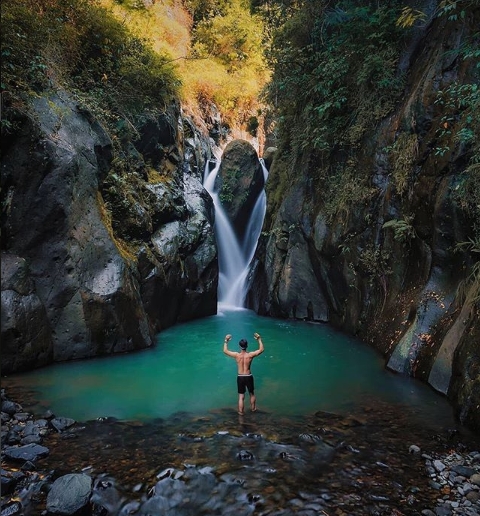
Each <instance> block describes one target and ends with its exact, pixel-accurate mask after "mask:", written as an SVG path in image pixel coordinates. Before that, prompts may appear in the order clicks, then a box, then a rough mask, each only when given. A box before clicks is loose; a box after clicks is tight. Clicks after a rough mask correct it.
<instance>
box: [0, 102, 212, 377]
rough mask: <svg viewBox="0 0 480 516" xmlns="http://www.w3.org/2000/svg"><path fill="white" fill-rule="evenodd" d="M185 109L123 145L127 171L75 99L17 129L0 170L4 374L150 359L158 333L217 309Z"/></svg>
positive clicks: (43, 108) (40, 109) (204, 202)
mask: <svg viewBox="0 0 480 516" xmlns="http://www.w3.org/2000/svg"><path fill="white" fill-rule="evenodd" d="M176 109H177V107H175V106H172V107H171V113H169V114H168V116H167V114H166V115H165V116H163V117H160V119H159V120H157V121H156V122H155V121H150V123H145V128H142V127H138V134H139V137H138V140H137V141H135V142H133V143H134V144H135V145H134V144H133V143H130V144H129V143H126V144H125V148H124V149H123V151H124V152H125V153H126V157H124V158H123V159H125V160H127V159H128V160H129V163H133V162H134V163H135V165H134V166H132V169H131V170H130V171H129V173H128V174H127V173H124V172H123V171H122V170H123V169H122V168H121V167H119V164H118V161H119V160H121V156H119V155H117V156H116V161H115V160H112V158H113V155H112V142H111V140H110V138H109V136H108V135H107V133H106V132H105V130H104V129H103V128H102V126H100V124H99V123H98V122H97V121H96V120H95V119H94V117H93V116H92V115H91V113H88V112H86V111H84V110H81V109H79V108H78V106H77V105H76V104H75V102H74V101H73V100H71V99H70V98H69V95H68V94H67V93H66V92H62V94H61V95H60V94H59V95H52V96H51V97H50V98H46V97H41V96H39V97H36V99H35V100H33V101H32V104H31V110H32V116H28V117H27V116H25V117H23V118H21V119H19V120H18V123H17V126H18V130H16V131H15V132H14V133H13V134H12V135H9V140H8V145H7V144H5V145H4V147H2V163H1V166H2V176H1V181H2V183H1V187H2V203H3V206H4V216H3V217H2V240H3V245H4V251H5V253H6V254H5V259H3V254H2V373H3V374H8V373H10V372H13V371H18V370H24V369H30V368H34V367H38V366H40V365H45V364H46V363H48V362H50V361H52V360H53V361H63V360H70V359H78V358H86V357H93V356H98V355H104V354H109V353H116V352H125V351H131V350H135V349H142V348H145V347H148V346H151V345H152V344H153V336H154V332H155V331H157V330H159V329H161V328H164V327H166V326H168V325H170V324H173V323H174V322H176V321H178V320H188V319H191V318H194V317H198V316H201V315H211V314H214V313H215V312H216V290H217V276H218V265H217V256H216V248H215V241H214V236H213V231H212V222H213V215H212V210H213V209H212V206H211V204H212V203H211V199H210V197H209V196H208V194H206V192H205V191H204V190H203V188H202V185H201V182H200V181H201V170H202V169H203V164H204V159H205V157H203V160H200V156H199V154H201V152H202V149H204V148H205V147H202V146H200V145H197V143H198V141H199V139H200V138H199V136H198V135H197V134H194V131H193V129H192V128H190V130H189V134H190V138H189V139H188V141H183V134H184V132H183V130H181V129H178V128H176V127H173V126H172V127H170V126H169V124H181V120H180V117H179V114H178V111H176ZM143 129H144V130H143ZM197 147H198V149H199V150H197ZM142 152H143V153H145V156H146V158H148V160H149V164H148V167H147V164H146V161H145V158H144V157H143V155H142V154H141V153H142ZM155 152H157V153H158V154H155ZM183 153H185V154H187V153H188V156H185V159H184V158H183ZM153 164H155V166H156V167H157V168H156V169H153V167H152V165H153ZM123 165H125V163H123ZM115 167H119V168H115ZM122 174H123V175H122ZM122 210H123V211H122Z"/></svg>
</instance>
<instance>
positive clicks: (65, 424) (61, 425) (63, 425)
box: [50, 417, 75, 432]
mask: <svg viewBox="0 0 480 516" xmlns="http://www.w3.org/2000/svg"><path fill="white" fill-rule="evenodd" d="M50 424H51V425H52V427H53V428H54V429H55V430H56V431H57V432H64V431H65V430H66V429H67V428H70V427H71V426H73V425H74V424H75V420H74V419H71V418H69V417H55V418H53V419H52V420H51V421H50Z"/></svg>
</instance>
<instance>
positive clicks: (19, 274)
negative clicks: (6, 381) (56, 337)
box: [1, 253, 53, 371]
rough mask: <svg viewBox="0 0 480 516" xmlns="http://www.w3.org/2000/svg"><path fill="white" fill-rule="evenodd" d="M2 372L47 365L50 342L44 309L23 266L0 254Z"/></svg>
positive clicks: (49, 354)
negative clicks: (0, 267) (0, 266)
mask: <svg viewBox="0 0 480 516" xmlns="http://www.w3.org/2000/svg"><path fill="white" fill-rule="evenodd" d="M1 262H2V304H1V306H2V368H3V369H4V370H7V371H8V370H17V371H23V370H27V369H32V368H34V367H39V366H42V365H45V364H48V363H49V362H51V361H52V358H53V342H52V335H51V329H50V324H49V321H48V318H47V312H46V310H45V306H44V305H43V304H42V302H41V301H40V299H39V297H38V295H37V293H36V290H35V283H34V282H33V280H32V278H31V277H30V273H29V270H28V265H27V262H26V261H25V260H24V259H23V258H20V257H18V256H15V255H13V254H9V253H2V255H1Z"/></svg>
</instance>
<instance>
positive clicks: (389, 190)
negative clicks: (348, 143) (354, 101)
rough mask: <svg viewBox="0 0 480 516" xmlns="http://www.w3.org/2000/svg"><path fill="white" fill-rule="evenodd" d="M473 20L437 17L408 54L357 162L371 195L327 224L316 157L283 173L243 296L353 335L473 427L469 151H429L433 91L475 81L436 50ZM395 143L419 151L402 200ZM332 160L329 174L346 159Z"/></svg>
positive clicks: (434, 124) (435, 111)
mask: <svg viewBox="0 0 480 516" xmlns="http://www.w3.org/2000/svg"><path fill="white" fill-rule="evenodd" d="M472 16H473V14H472ZM476 16H477V20H478V10H477V11H476ZM469 23H470V22H465V23H464V22H461V21H458V23H457V24H449V25H448V26H447V25H445V20H440V21H438V20H437V22H436V23H434V24H433V26H432V27H431V28H430V29H429V32H428V33H426V34H424V37H423V39H421V38H418V41H417V43H416V44H417V45H419V47H418V48H421V49H422V51H421V52H415V51H414V52H413V54H411V55H410V57H411V59H412V60H411V62H410V69H409V77H410V80H409V85H408V88H407V92H406V94H405V97H404V99H403V102H402V103H401V104H400V105H399V106H398V107H397V109H396V111H395V112H394V113H393V114H392V115H391V116H390V117H389V118H388V119H386V120H385V121H384V123H383V124H382V125H381V126H380V127H378V128H377V130H376V132H375V133H372V134H369V136H368V141H367V140H366V141H365V142H364V145H363V146H360V148H359V150H358V151H357V155H356V156H355V160H356V163H357V164H358V174H359V175H361V174H362V173H364V171H369V172H368V174H369V183H368V186H369V187H371V188H372V189H374V191H375V194H373V195H371V197H370V199H369V200H368V201H365V202H358V203H356V204H352V205H351V206H349V209H348V210H345V211H342V212H337V213H336V214H335V215H334V216H331V215H330V216H329V215H328V214H327V213H326V210H325V209H324V206H325V199H324V196H323V192H322V185H321V184H315V180H314V179H312V178H314V177H318V176H319V174H318V167H319V165H317V163H318V160H317V159H316V157H315V156H313V155H303V156H300V157H299V158H298V159H297V161H296V163H295V164H294V165H293V166H292V169H291V171H290V176H289V177H292V181H293V182H294V185H292V186H289V187H288V191H285V195H284V197H283V200H282V202H281V204H280V205H279V207H278V208H277V209H276V211H275V212H270V213H268V214H267V217H268V219H267V220H270V221H271V223H270V227H268V228H267V229H268V230H269V232H270V236H269V238H268V241H267V240H266V239H265V241H264V242H262V243H261V245H260V246H259V248H258V249H259V251H258V254H257V263H256V269H255V274H256V276H255V280H254V281H253V282H252V285H253V290H252V292H250V294H249V296H248V299H249V300H250V303H251V305H250V306H251V307H252V308H254V309H255V310H256V311H258V312H259V313H261V314H265V315H269V314H270V315H274V316H278V317H293V318H298V319H306V320H317V321H330V322H331V323H333V324H334V325H336V326H338V327H340V328H342V329H343V330H345V331H348V332H350V333H353V334H356V335H358V336H359V337H360V338H362V339H363V340H365V341H367V342H369V343H370V344H371V345H373V346H374V347H376V348H377V349H378V350H380V351H381V352H382V353H383V354H384V355H385V357H386V361H387V366H388V367H389V368H390V369H392V370H394V371H397V372H399V373H403V374H408V375H411V376H415V377H417V378H420V379H422V380H424V381H426V382H428V383H429V384H430V385H431V386H432V387H434V388H435V389H436V390H437V391H439V392H440V393H443V394H445V395H448V397H449V398H450V399H451V400H452V401H453V403H454V404H455V405H456V406H457V413H458V415H459V418H460V420H461V421H462V422H464V423H467V424H469V425H470V426H472V427H476V428H480V410H479V407H480V391H479V380H478V378H479V376H478V371H479V367H480V354H479V353H480V351H479V350H480V347H479V342H480V337H479V331H480V317H479V316H480V311H479V306H478V299H477V301H474V299H475V298H476V297H478V279H477V281H476V282H475V281H473V282H472V276H471V273H472V268H473V265H474V263H475V262H474V260H475V256H473V254H474V253H469V252H468V251H461V250H459V249H458V246H457V244H458V243H460V242H467V241H469V240H471V239H472V238H473V235H474V225H475V224H478V221H475V220H472V216H471V215H469V214H468V213H467V212H466V211H465V210H464V209H462V206H461V202H460V201H459V199H458V195H456V193H455V192H456V191H457V190H458V188H459V185H461V182H462V180H464V179H465V174H464V175H463V176H462V172H463V171H464V170H465V167H466V163H468V159H469V155H468V154H467V153H468V149H466V148H465V146H461V145H460V146H455V144H454V143H452V145H451V148H452V152H451V154H450V155H449V157H448V158H447V157H443V156H442V157H439V156H438V155H436V154H435V152H434V150H433V149H432V145H433V143H434V142H435V141H436V140H435V138H436V134H437V133H436V131H437V129H438V127H439V124H440V120H441V117H442V116H443V115H444V113H443V111H442V110H441V109H440V108H438V107H436V106H435V102H434V101H435V99H436V98H437V92H438V90H439V89H446V88H447V87H448V86H449V85H450V84H452V83H454V82H455V81H458V83H460V84H461V83H462V82H474V79H472V75H471V74H472V73H473V72H471V71H469V69H468V66H466V65H465V64H462V62H461V60H458V61H456V60H453V59H448V58H447V57H446V56H447V53H446V52H444V51H442V50H441V49H445V48H449V49H452V48H458V47H459V46H460V45H462V38H467V37H468V33H469V30H470V29H469ZM449 55H450V54H449ZM447 61H448V62H447ZM426 70H427V71H428V73H427V72H426ZM412 120H413V121H414V122H412ZM412 124H413V125H412ZM406 127H407V128H409V131H407V132H406V133H404V132H402V131H403V129H402V128H406ZM399 135H403V136H402V138H404V140H405V141H409V142H410V143H411V144H412V148H413V149H414V152H412V154H410V155H409V157H408V159H409V160H410V161H409V163H410V165H409V166H410V169H409V174H410V175H409V176H408V177H409V181H410V182H409V184H408V188H407V189H406V190H405V191H403V192H402V191H401V190H400V188H399V185H398V183H395V181H394V178H393V176H394V175H395V166H397V165H396V163H395V161H394V160H393V161H394V162H393V163H392V160H391V157H389V156H388V155H386V152H385V150H384V149H385V147H386V145H389V144H391V142H392V141H393V142H395V141H398V138H399ZM432 142H433V143H432ZM405 148H406V147H405ZM331 159H332V168H333V167H334V166H337V167H338V166H340V165H339V163H342V159H344V157H342V156H339V155H338V156H337V155H332V156H331ZM275 164H276V163H275V161H274V162H273V164H272V167H271V171H270V176H269V182H270V181H272V182H274V181H275V168H276V167H275ZM392 167H393V172H392ZM471 173H476V172H471ZM267 195H268V185H267ZM267 205H268V204H267ZM385 223H387V224H386V225H385ZM462 290H466V295H465V296H463V297H462V296H459V295H458V294H459V292H460V291H462Z"/></svg>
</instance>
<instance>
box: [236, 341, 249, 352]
mask: <svg viewBox="0 0 480 516" xmlns="http://www.w3.org/2000/svg"><path fill="white" fill-rule="evenodd" d="M238 345H239V346H240V347H241V348H242V349H244V350H245V349H247V346H248V342H247V341H246V340H245V339H242V340H241V341H240V342H239V343H238Z"/></svg>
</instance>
